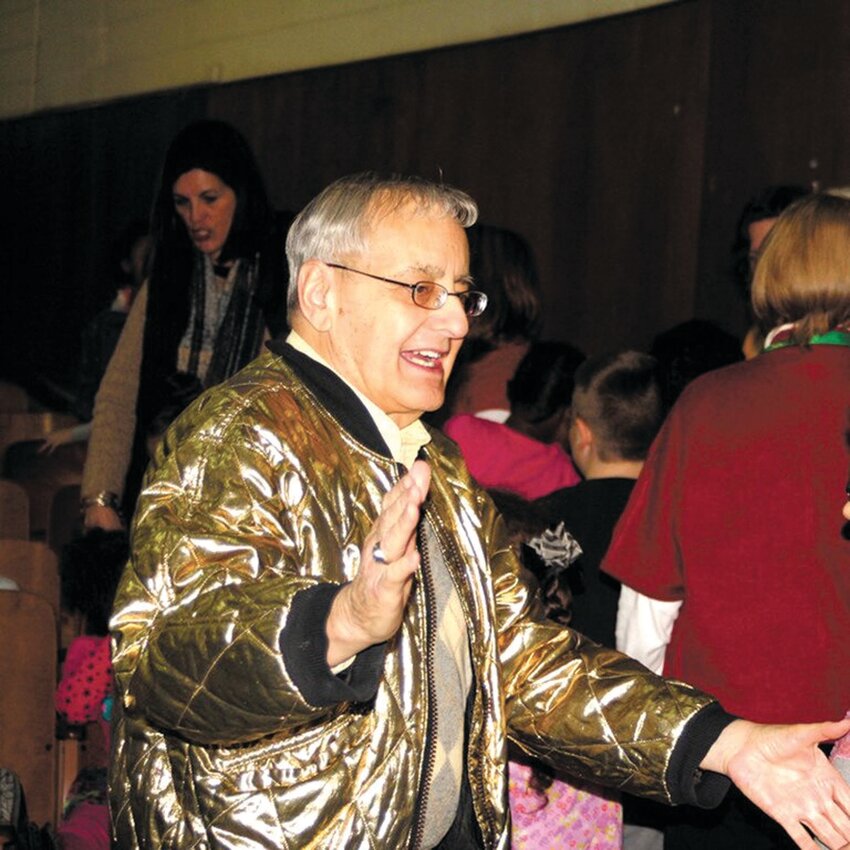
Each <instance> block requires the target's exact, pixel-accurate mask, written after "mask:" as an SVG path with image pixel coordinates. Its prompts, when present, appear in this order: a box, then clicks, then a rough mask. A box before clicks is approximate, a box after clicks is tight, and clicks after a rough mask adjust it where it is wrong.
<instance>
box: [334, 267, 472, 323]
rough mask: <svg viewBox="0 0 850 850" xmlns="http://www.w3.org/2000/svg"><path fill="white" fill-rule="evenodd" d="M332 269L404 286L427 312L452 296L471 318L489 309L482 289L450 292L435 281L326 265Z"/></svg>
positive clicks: (440, 305) (436, 308) (437, 308)
mask: <svg viewBox="0 0 850 850" xmlns="http://www.w3.org/2000/svg"><path fill="white" fill-rule="evenodd" d="M325 265H326V266H330V267H331V268H332V269H341V270H342V271H344V272H353V273H354V274H362V275H363V276H364V277H371V278H373V279H374V280H382V281H383V282H384V283H393V284H395V285H396V286H403V287H405V289H409V290H410V297H411V298H412V299H413V303H414V304H416V305H417V307H424V308H425V309H426V310H439V309H440V307H442V306H443V305H444V304H445V303H446V301H447V300H448V297H449V296H450V295H452V296H454V297H455V298H459V299H460V303H461V304H462V305H463V309H464V312H465V313H466V315H467V316H469V318H474V317H475V316H480V315H481V314H482V313H483V312H484V310H485V308H486V307H487V293H486V292H482V291H481V290H480V289H467V290H466V291H465V292H449V291H448V289H446V287H445V286H443V285H442V284H440V283H435V282H434V281H433V280H420V281H417V282H416V283H404V281H401V280H393V279H392V278H391V277H382V276H381V275H379V274H372V273H371V272H362V271H360V269H352V268H350V267H349V266H344V265H342V264H341V263H325Z"/></svg>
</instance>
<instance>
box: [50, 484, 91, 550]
mask: <svg viewBox="0 0 850 850" xmlns="http://www.w3.org/2000/svg"><path fill="white" fill-rule="evenodd" d="M82 532H83V528H82V522H81V519H80V485H79V484H65V485H64V486H62V487H60V488H59V489H58V490H56V492H55V493H54V494H53V498H52V499H51V501H50V510H49V512H48V515H47V545H48V546H50V548H51V549H52V550H53V551H54V552H55V553H56V554H57V555H60V556H61V554H62V547H63V546H65V544H66V543H70V542H71V541H72V540H73V539H74V538H75V537H77V536H79V535H80V534H82Z"/></svg>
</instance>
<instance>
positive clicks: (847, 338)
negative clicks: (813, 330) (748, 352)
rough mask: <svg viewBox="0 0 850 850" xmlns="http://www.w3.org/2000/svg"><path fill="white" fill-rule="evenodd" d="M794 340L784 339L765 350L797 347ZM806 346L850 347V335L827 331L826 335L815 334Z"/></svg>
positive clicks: (844, 332)
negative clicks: (790, 346)
mask: <svg viewBox="0 0 850 850" xmlns="http://www.w3.org/2000/svg"><path fill="white" fill-rule="evenodd" d="M797 344H798V343H796V342H795V341H794V340H793V339H784V340H782V341H781V342H774V343H772V344H771V345H769V346H768V347H767V348H765V351H774V350H776V349H777V348H787V347H788V346H789V345H797ZM806 345H845V346H847V347H850V333H848V332H847V331H827V332H826V333H825V334H815V335H814V336H813V337H812V338H811V339H810V340H809V341H808V342H807V343H806Z"/></svg>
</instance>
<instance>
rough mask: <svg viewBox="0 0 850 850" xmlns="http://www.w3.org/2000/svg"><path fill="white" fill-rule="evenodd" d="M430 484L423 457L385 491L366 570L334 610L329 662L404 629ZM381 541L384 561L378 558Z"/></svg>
mask: <svg viewBox="0 0 850 850" xmlns="http://www.w3.org/2000/svg"><path fill="white" fill-rule="evenodd" d="M430 483H431V469H430V467H429V466H428V464H427V463H425V462H424V461H421V460H417V461H416V462H415V463H414V464H413V466H412V467H411V469H410V472H408V474H407V475H405V476H404V478H402V479H401V480H400V481H399V482H398V483H397V484H396V485H395V486H394V487H393V488H392V490H390V491H389V493H387V494H386V496H384V500H383V504H382V506H381V514H380V516H379V517H378V518H377V520H375V524H374V526H373V527H372V531H371V532H370V533H369V535H368V537H367V538H366V540H365V541H364V543H363V548H362V550H361V553H360V569H359V571H358V573H357V575H356V576H355V577H354V580H353V581H352V582H351V584H348V585H346V586H345V587H344V588H343V589H342V590H341V591H340V592H339V593H338V594H337V596H336V598H335V599H334V602H333V605H332V606H331V611H330V614H329V615H328V620H327V625H326V629H327V634H328V655H327V661H328V664H329V665H330V666H331V667H334V666H336V665H337V664H340V663H342V662H343V661H347V660H348V659H349V658H351V657H352V656H354V655H356V654H357V653H358V652H360V651H361V650H363V649H366V647H369V646H372V645H373V644H376V643H381V642H382V641H385V640H388V639H389V638H391V637H392V636H393V635H394V634H395V633H396V632H397V631H398V628H399V626H400V625H401V619H402V617H403V615H404V609H405V606H406V605H407V600H408V597H409V596H410V589H411V587H412V584H413V576H414V574H415V573H416V570H417V568H418V567H419V552H417V551H416V526H417V524H418V523H419V514H420V511H421V508H422V504H423V502H424V501H425V498H426V496H427V495H428V487H429V486H430ZM377 544H380V547H381V551H382V552H383V555H384V558H385V562H384V563H382V562H380V561H376V560H375V558H374V557H373V550H374V547H375V545H377Z"/></svg>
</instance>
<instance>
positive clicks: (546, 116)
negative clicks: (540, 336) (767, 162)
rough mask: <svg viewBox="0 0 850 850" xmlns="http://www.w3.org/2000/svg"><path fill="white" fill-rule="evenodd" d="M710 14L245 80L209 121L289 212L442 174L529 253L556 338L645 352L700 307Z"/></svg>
mask: <svg viewBox="0 0 850 850" xmlns="http://www.w3.org/2000/svg"><path fill="white" fill-rule="evenodd" d="M703 17H704V16H703V15H702V14H701V11H700V5H699V4H698V3H695V2H691V3H682V4H677V5H675V6H672V7H668V8H664V9H659V10H653V11H651V12H647V13H643V14H641V15H629V16H624V17H621V18H616V19H608V20H606V21H602V22H595V23H591V24H587V25H582V26H578V27H571V28H564V29H559V30H554V31H551V32H545V33H538V34H534V35H529V36H522V37H518V38H511V39H505V40H502V41H498V42H491V43H487V44H478V45H470V46H465V47H461V48H452V49H446V50H441V51H432V52H429V53H425V54H417V55H414V56H405V57H396V58H391V59H383V60H378V61H373V62H365V63H359V64H355V65H347V66H340V67H337V68H328V69H322V70H319V71H310V72H306V73H301V74H291V75H287V76H284V77H278V78H273V79H269V80H264V81H261V82H252V83H242V84H237V85H233V86H228V87H222V88H219V89H216V90H214V91H212V92H210V100H209V110H210V112H211V113H212V114H214V115H216V116H217V117H221V118H224V119H226V120H230V121H232V122H233V123H235V124H237V126H240V127H241V128H242V129H243V130H245V132H246V133H247V134H248V136H249V138H251V141H252V143H253V144H254V145H255V147H256V148H257V150H258V154H259V157H260V159H261V162H262V164H263V168H264V172H265V173H266V174H267V175H268V178H269V183H270V185H271V186H272V187H273V194H274V196H275V201H276V202H277V203H278V204H279V205H280V206H283V207H288V208H299V207H300V206H301V205H303V203H305V202H306V201H307V200H309V198H310V197H312V195H313V194H315V193H316V192H317V191H318V190H319V189H320V188H321V187H322V186H324V185H325V184H326V183H328V182H329V181H331V180H333V179H334V178H336V177H338V176H340V175H342V174H345V173H349V172H352V171H357V170H361V169H366V168H376V169H379V170H401V171H412V172H416V173H420V174H424V175H426V176H431V177H436V176H439V175H443V177H444V179H445V180H446V181H447V182H450V183H454V184H456V185H459V186H461V187H463V188H465V189H467V190H468V191H469V192H470V193H471V194H472V195H473V196H474V197H475V198H476V199H477V200H478V201H479V203H480V206H481V217H482V220H484V221H487V222H489V223H493V224H499V225H503V226H507V227H511V228H514V229H516V230H518V231H519V232H520V233H522V234H523V235H524V236H525V237H526V238H527V239H528V240H529V241H530V242H531V243H532V246H533V248H534V250H535V254H536V256H537V258H538V262H539V266H540V272H541V277H542V280H543V283H544V289H545V296H546V301H547V327H546V332H547V333H548V334H550V335H552V336H557V337H560V338H563V339H569V340H571V341H574V342H576V343H577V344H579V345H580V346H582V347H583V348H585V349H586V350H588V351H598V350H601V349H605V348H609V347H618V346H622V345H631V346H643V345H645V344H647V343H648V341H649V335H650V333H651V331H652V330H653V329H657V328H659V327H665V326H667V325H668V324H671V323H673V322H674V321H679V320H682V319H685V318H688V317H689V316H690V315H691V312H692V310H693V281H694V279H695V258H696V244H697V239H698V223H699V212H700V187H701V171H702V156H703V148H702V140H703V135H704V116H705V102H704V101H705V97H706V92H705V82H704V80H705V76H706V71H707V39H706V37H705V32H704V27H703V25H702V19H703Z"/></svg>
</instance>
